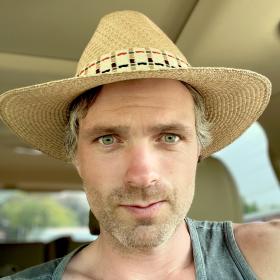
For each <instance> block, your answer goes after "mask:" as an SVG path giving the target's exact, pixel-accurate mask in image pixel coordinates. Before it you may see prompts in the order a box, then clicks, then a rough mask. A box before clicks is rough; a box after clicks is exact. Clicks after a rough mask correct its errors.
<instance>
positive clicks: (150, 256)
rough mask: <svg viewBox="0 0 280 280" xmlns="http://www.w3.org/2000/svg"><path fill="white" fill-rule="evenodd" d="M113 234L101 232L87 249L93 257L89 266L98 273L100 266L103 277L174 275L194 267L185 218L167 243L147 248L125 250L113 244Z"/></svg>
mask: <svg viewBox="0 0 280 280" xmlns="http://www.w3.org/2000/svg"><path fill="white" fill-rule="evenodd" d="M111 238H112V237H111V236H109V235H108V234H106V232H101V234H100V236H99V238H98V239H97V240H96V241H95V242H94V243H92V244H91V245H90V246H89V247H88V249H87V250H88V253H89V254H90V255H91V260H93V263H92V261H91V264H90V268H92V269H93V270H95V274H96V267H97V268H98V271H99V272H100V275H102V277H101V278H102V279H112V276H111V275H114V277H113V279H149V277H151V279H166V278H168V279H171V276H176V275H178V274H180V273H181V272H183V271H186V270H188V269H189V268H191V269H193V257H192V249H191V241H190V235H189V233H188V230H187V227H186V223H185V222H183V223H182V224H180V225H179V226H178V227H177V229H176V231H175V233H174V234H173V236H172V237H171V238H170V239H169V240H168V241H166V242H165V243H164V244H162V245H160V246H158V247H156V248H152V249H149V250H148V249H147V250H145V251H136V250H133V249H131V250H129V251H125V252H124V251H123V250H121V249H120V248H119V247H118V246H114V245H112V240H111ZM92 257H93V259H92ZM88 259H89V258H88ZM90 274H91V273H90ZM98 274H99V273H98ZM169 276H170V277H169ZM98 279H99V278H98Z"/></svg>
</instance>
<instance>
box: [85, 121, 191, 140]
mask: <svg viewBox="0 0 280 280" xmlns="http://www.w3.org/2000/svg"><path fill="white" fill-rule="evenodd" d="M130 130H131V127H129V126H125V125H95V126H93V127H91V128H88V129H85V130H84V132H83V133H82V134H83V135H84V136H85V137H90V136H95V135H98V136H99V135H107V134H120V135H121V134H123V135H127V134H128V133H129V131H130ZM147 131H148V132H149V133H163V132H174V133H183V134H185V135H187V136H191V135H193V129H192V128H191V127H190V126H188V125H184V124H182V123H177V122H176V123H169V124H157V125H153V126H150V127H148V129H147Z"/></svg>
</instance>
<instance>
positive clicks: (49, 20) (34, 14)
mask: <svg viewBox="0 0 280 280" xmlns="http://www.w3.org/2000/svg"><path fill="white" fill-rule="evenodd" d="M116 10H136V11H140V12H143V13H144V14H146V15H147V16H148V17H150V18H151V19H152V20H153V21H154V22H155V23H156V24H157V25H159V26H160V28H161V29H162V30H164V31H165V32H166V33H167V35H168V36H169V37H170V38H171V39H172V40H173V41H174V42H176V44H177V45H178V46H179V48H180V49H181V50H182V52H183V53H184V54H185V56H186V57H187V59H188V61H189V62H190V63H191V64H192V65H193V66H224V67H234V68H244V69H250V70H253V71H257V72H259V73H261V74H264V75H266V76H267V77H269V78H270V80H271V81H272V85H273V95H272V98H271V102H270V104H269V106H268V108H267V110H266V112H265V113H264V114H263V116H262V117H261V119H260V123H261V125H262V126H263V128H264V129H265V131H266V133H267V135H268V137H269V152H270V156H271V159H272V164H273V166H274V168H275V170H276V171H277V170H278V172H279V173H278V178H280V133H279V131H280V122H279V107H280V79H279V71H280V17H279V11H280V1H279V0H270V1H263V0H255V1H250V0H227V1H225V0H211V1H209V0H199V1H195V0H164V1H163V0H153V1H148V0H142V1H129V0H118V1H115V0H103V1H97V0H83V1H76V0H60V1H54V0H49V1H42V0H41V1H40V0H26V1H17V0H2V1H1V3H0V34H1V40H0V92H5V91H6V90H9V89H13V88H16V87H21V86H26V85H31V84H35V83H40V82H46V81H50V80H57V79H61V78H65V77H71V76H74V73H75V68H76V64H77V61H78V59H79V57H80V55H81V53H82V51H83V49H84V47H85V46H86V44H87V42H88V41H89V39H90V37H91V36H92V33H93V32H94V30H95V28H96V26H97V24H98V22H99V20H100V18H101V17H102V16H103V15H105V14H107V13H109V12H112V11H116ZM0 155H1V156H0V187H2V188H19V189H27V190H36V189H37V190H63V189H79V188H80V186H81V183H80V179H79V178H78V176H77V175H76V172H75V171H74V169H73V167H72V166H71V164H66V163H63V162H60V161H58V160H55V159H51V158H49V157H48V156H45V155H42V154H39V153H35V152H34V151H32V150H30V147H29V146H28V144H26V143H24V142H22V141H21V140H20V139H18V138H17V137H16V136H14V135H13V134H12V133H11V132H10V131H9V130H8V129H7V128H6V127H5V126H4V124H2V123H0Z"/></svg>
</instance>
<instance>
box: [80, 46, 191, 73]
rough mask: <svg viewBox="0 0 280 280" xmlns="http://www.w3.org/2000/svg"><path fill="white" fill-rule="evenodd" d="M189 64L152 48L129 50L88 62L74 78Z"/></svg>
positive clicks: (168, 53)
mask: <svg viewBox="0 0 280 280" xmlns="http://www.w3.org/2000/svg"><path fill="white" fill-rule="evenodd" d="M188 67H190V64H188V62H187V61H186V60H183V59H181V58H179V57H177V56H175V55H174V54H172V53H171V52H168V51H163V50H158V49H154V48H130V49H124V50H118V51H114V52H111V53H108V54H105V55H102V56H101V57H100V58H98V59H97V60H94V61H92V62H90V63H89V64H88V65H87V66H86V67H85V68H84V69H83V70H81V71H80V72H79V73H78V74H77V75H76V76H77V77H83V76H94V75H99V74H104V73H121V72H131V71H139V70H140V71H147V70H163V69H170V68H176V69H180V68H182V69H186V68H188Z"/></svg>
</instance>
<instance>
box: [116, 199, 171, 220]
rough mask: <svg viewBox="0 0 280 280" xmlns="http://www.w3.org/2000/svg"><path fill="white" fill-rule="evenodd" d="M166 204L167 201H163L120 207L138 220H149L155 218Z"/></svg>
mask: <svg viewBox="0 0 280 280" xmlns="http://www.w3.org/2000/svg"><path fill="white" fill-rule="evenodd" d="M164 203H165V201H164V200H161V201H155V202H150V203H148V204H129V205H120V206H121V207H122V208H123V209H125V210H127V211H128V212H129V213H131V214H132V215H134V216H136V217H138V218H147V217H152V216H155V215H156V214H157V213H158V211H159V209H160V208H161V207H162V206H163V204H164Z"/></svg>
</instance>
